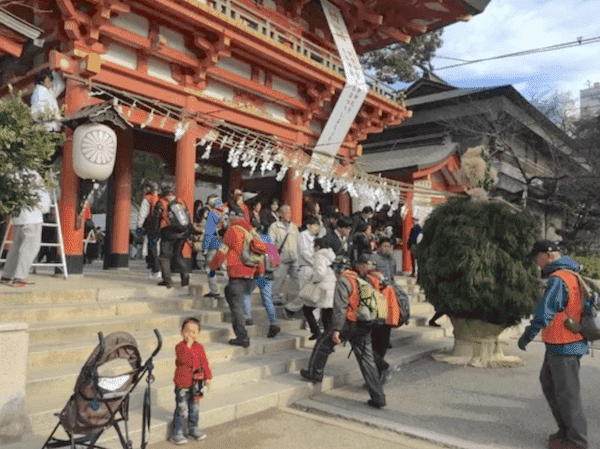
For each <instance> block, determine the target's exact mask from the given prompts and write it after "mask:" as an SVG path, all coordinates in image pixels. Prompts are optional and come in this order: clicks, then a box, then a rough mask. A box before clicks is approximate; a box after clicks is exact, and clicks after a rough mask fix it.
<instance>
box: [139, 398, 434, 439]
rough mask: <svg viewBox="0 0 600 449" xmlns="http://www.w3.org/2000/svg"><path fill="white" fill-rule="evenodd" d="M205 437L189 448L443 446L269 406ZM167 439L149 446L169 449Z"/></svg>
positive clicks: (221, 426)
mask: <svg viewBox="0 0 600 449" xmlns="http://www.w3.org/2000/svg"><path fill="white" fill-rule="evenodd" d="M206 432H207V434H208V437H207V439H206V440H204V441H201V442H195V441H194V442H190V443H188V444H186V445H185V446H184V447H189V448H190V449H253V448H260V449H306V448H314V449H318V448H324V449H325V448H327V449H336V448H344V449H366V448H377V449H437V448H440V447H443V446H440V445H437V444H432V443H429V442H427V441H424V440H420V439H416V438H412V437H410V436H404V435H399V434H397V433H395V432H392V431H388V430H382V429H377V428H374V427H372V426H369V425H365V424H360V423H353V422H349V421H347V420H343V419H339V418H335V417H334V418H331V417H326V416H319V415H315V414H308V413H303V412H301V411H297V410H293V409H287V408H286V409H270V410H267V411H265V412H263V413H259V414H257V415H253V416H249V417H247V418H243V419H239V420H237V421H234V422H232V423H227V424H223V425H220V426H216V427H213V428H210V429H206ZM174 447H175V446H174V445H173V444H171V443H169V442H164V443H157V444H154V445H152V446H150V449H171V448H174Z"/></svg>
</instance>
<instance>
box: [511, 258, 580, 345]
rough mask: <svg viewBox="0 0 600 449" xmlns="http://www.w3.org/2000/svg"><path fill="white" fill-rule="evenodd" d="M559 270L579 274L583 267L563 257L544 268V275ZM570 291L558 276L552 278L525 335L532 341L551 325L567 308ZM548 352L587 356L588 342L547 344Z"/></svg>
mask: <svg viewBox="0 0 600 449" xmlns="http://www.w3.org/2000/svg"><path fill="white" fill-rule="evenodd" d="M557 270H571V271H576V272H578V271H579V270H581V266H580V265H579V264H578V263H577V262H576V261H575V260H573V259H571V258H570V257H569V256H563V257H561V258H560V259H558V260H555V261H554V262H552V263H551V264H549V265H547V266H546V267H544V273H545V274H548V275H550V274H551V273H553V272H555V271H557ZM568 298H569V291H568V289H567V286H566V284H565V283H564V282H563V281H562V280H561V279H560V278H558V277H557V276H550V279H549V280H548V286H547V288H546V293H545V294H544V298H543V299H542V300H541V301H540V303H539V304H538V306H537V308H536V309H535V316H534V318H533V320H531V323H530V324H529V326H527V328H526V329H525V332H524V334H523V335H525V337H526V338H527V339H528V340H529V341H531V340H533V339H534V338H535V336H536V335H537V334H538V333H539V332H540V330H542V329H543V328H545V327H546V326H548V324H550V321H551V320H552V318H554V315H556V312H558V311H560V310H563V309H564V308H565V307H567V300H568ZM546 350H547V351H548V353H550V354H555V355H585V354H587V353H588V352H589V348H588V343H587V341H586V340H582V341H577V342H575V343H568V344H565V345H551V344H548V343H546Z"/></svg>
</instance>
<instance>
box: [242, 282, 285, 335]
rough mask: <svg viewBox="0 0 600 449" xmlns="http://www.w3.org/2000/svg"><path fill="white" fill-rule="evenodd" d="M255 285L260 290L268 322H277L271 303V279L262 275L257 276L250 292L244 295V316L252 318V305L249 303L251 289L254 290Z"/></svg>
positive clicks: (250, 300)
mask: <svg viewBox="0 0 600 449" xmlns="http://www.w3.org/2000/svg"><path fill="white" fill-rule="evenodd" d="M256 285H258V288H259V290H260V296H261V298H262V302H263V305H264V306H265V310H266V311H267V316H268V317H269V324H275V323H277V317H276V315H275V306H274V305H273V281H272V280H271V279H268V278H266V277H264V276H257V278H256V281H255V285H254V286H253V287H252V290H251V291H250V293H248V294H245V295H244V316H245V317H246V318H252V311H251V309H252V306H251V304H250V303H251V302H252V291H254V289H255V288H256Z"/></svg>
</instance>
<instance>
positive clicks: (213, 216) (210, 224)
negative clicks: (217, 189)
mask: <svg viewBox="0 0 600 449" xmlns="http://www.w3.org/2000/svg"><path fill="white" fill-rule="evenodd" d="M219 220H220V217H219V214H217V213H216V212H215V211H214V210H211V211H210V212H209V213H208V216H207V217H206V228H205V231H204V232H205V233H204V241H203V242H202V248H203V249H219V247H220V246H221V243H222V240H221V239H220V238H219V237H218V234H217V225H218V224H219Z"/></svg>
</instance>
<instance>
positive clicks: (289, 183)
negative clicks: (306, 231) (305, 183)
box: [283, 168, 303, 227]
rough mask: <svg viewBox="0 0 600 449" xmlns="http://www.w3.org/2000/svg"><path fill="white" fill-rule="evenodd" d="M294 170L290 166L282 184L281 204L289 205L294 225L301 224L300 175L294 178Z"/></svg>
mask: <svg viewBox="0 0 600 449" xmlns="http://www.w3.org/2000/svg"><path fill="white" fill-rule="evenodd" d="M295 173H296V170H295V169H293V168H290V169H289V170H288V172H287V174H286V177H285V183H284V185H283V204H287V205H288V206H290V208H291V210H292V221H293V222H294V223H295V224H296V226H298V227H300V226H302V206H303V205H302V176H298V177H297V178H296V179H294V176H295Z"/></svg>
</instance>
